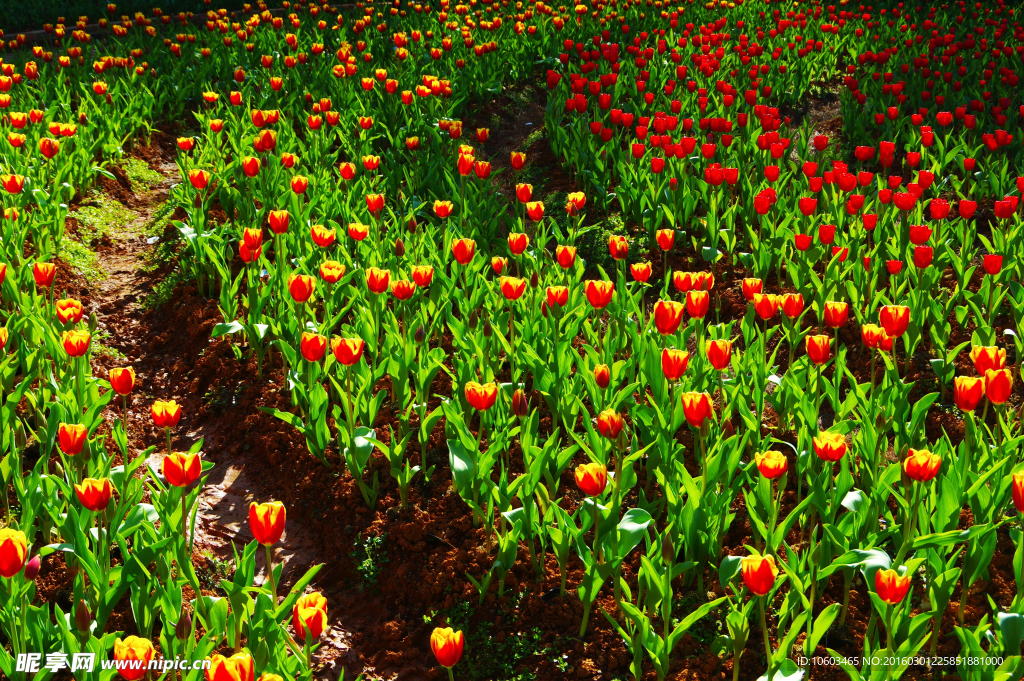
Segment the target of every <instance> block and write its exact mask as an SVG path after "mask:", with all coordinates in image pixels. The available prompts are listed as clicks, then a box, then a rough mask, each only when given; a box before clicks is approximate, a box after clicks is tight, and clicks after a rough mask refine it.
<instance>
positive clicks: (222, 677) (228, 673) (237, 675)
mask: <svg viewBox="0 0 1024 681" xmlns="http://www.w3.org/2000/svg"><path fill="white" fill-rule="evenodd" d="M255 675H256V670H255V664H254V662H253V659H252V655H250V654H249V653H247V652H246V651H244V650H243V651H242V652H239V653H235V654H234V655H232V656H231V657H224V656H223V655H220V654H215V655H213V656H212V657H211V658H210V668H209V669H207V670H206V681H253V677H254V676H255Z"/></svg>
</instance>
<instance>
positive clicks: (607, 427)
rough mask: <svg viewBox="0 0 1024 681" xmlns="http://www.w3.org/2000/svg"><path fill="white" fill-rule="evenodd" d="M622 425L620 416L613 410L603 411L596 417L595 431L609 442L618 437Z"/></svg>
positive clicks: (623, 422)
mask: <svg viewBox="0 0 1024 681" xmlns="http://www.w3.org/2000/svg"><path fill="white" fill-rule="evenodd" d="M624 425H625V421H624V420H623V418H622V414H620V413H619V412H617V411H615V410H614V409H605V410H604V411H602V412H601V413H600V414H598V415H597V431H598V432H599V433H601V435H603V436H605V437H606V438H608V439H609V440H614V439H615V438H616V437H618V436H619V433H620V432H622V427H623V426H624Z"/></svg>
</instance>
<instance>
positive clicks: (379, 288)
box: [366, 267, 391, 295]
mask: <svg viewBox="0 0 1024 681" xmlns="http://www.w3.org/2000/svg"><path fill="white" fill-rule="evenodd" d="M390 284H391V272H390V271H389V270H382V269H380V268H377V267H371V268H369V269H367V270H366V288H368V289H370V293H375V294H377V295H380V294H381V293H384V292H385V291H387V290H388V286H389V285H390Z"/></svg>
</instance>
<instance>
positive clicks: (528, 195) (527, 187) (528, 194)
mask: <svg viewBox="0 0 1024 681" xmlns="http://www.w3.org/2000/svg"><path fill="white" fill-rule="evenodd" d="M516 198H517V199H519V203H529V202H530V200H531V199H532V198H533V185H532V184H517V185H516Z"/></svg>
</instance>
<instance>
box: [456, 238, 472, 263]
mask: <svg viewBox="0 0 1024 681" xmlns="http://www.w3.org/2000/svg"><path fill="white" fill-rule="evenodd" d="M475 252H476V242H475V241H473V240H472V239H456V240H455V241H454V242H453V243H452V255H453V256H455V261H456V262H458V263H459V264H460V265H463V266H465V265H468V264H469V262H470V261H471V260H472V259H473V254H474V253H475Z"/></svg>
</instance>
